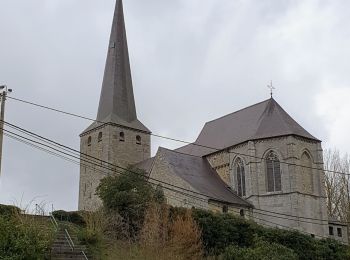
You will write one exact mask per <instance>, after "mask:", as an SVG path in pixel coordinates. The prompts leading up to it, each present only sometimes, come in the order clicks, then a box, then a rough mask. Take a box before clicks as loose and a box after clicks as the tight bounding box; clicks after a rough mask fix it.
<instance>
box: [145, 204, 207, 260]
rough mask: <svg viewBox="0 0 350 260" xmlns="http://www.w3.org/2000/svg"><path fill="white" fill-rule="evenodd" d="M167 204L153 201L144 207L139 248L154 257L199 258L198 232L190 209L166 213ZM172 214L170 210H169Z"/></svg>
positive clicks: (199, 243)
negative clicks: (147, 206)
mask: <svg viewBox="0 0 350 260" xmlns="http://www.w3.org/2000/svg"><path fill="white" fill-rule="evenodd" d="M170 211H171V210H170V209H169V206H167V205H165V204H163V205H159V204H156V203H155V204H153V205H151V206H150V207H149V208H148V209H147V210H146V215H145V221H144V224H143V228H142V230H141V236H140V244H141V249H142V251H143V252H144V253H145V254H147V255H149V256H151V254H150V252H157V254H158V255H154V253H153V255H154V257H156V258H157V259H179V260H180V259H184V260H185V259H194V260H195V259H203V247H202V241H201V232H200V229H199V227H198V225H197V223H196V222H195V221H194V219H193V217H192V215H191V211H190V210H186V211H185V212H184V211H178V212H181V213H180V214H178V215H176V216H175V215H171V214H170ZM173 213H174V212H173Z"/></svg>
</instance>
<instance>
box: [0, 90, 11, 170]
mask: <svg viewBox="0 0 350 260" xmlns="http://www.w3.org/2000/svg"><path fill="white" fill-rule="evenodd" d="M0 91H2V92H1V93H0V97H1V111H0V176H1V162H2V143H3V139H4V120H5V101H6V96H7V94H8V93H11V92H12V89H8V88H7V86H6V85H2V86H0Z"/></svg>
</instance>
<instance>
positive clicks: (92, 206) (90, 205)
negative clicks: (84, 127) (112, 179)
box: [79, 124, 150, 211]
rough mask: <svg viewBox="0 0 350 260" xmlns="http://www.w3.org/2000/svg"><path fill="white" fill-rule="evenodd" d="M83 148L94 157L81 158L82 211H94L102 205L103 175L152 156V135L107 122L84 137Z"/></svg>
mask: <svg viewBox="0 0 350 260" xmlns="http://www.w3.org/2000/svg"><path fill="white" fill-rule="evenodd" d="M101 133H102V135H101ZM101 136H102V137H101ZM80 150H81V153H82V154H87V155H89V156H91V157H86V156H83V155H82V157H81V165H80V172H81V174H80V189H79V210H87V211H93V210H96V209H98V208H99V207H100V206H101V205H102V203H101V200H100V198H99V197H98V196H97V195H96V188H97V187H98V185H99V183H100V180H101V179H102V178H104V177H107V176H108V175H115V174H119V173H120V172H123V171H124V169H125V168H127V167H128V166H129V165H133V164H135V163H138V162H141V161H143V160H145V159H148V158H150V135H149V134H148V133H144V132H140V131H137V130H134V129H128V128H125V127H121V126H115V125H111V124H105V125H103V126H101V127H98V128H95V129H93V130H91V131H89V132H87V133H84V134H83V135H82V136H81V141H80ZM93 158H96V159H97V160H95V159H93Z"/></svg>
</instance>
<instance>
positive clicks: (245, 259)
mask: <svg viewBox="0 0 350 260" xmlns="http://www.w3.org/2000/svg"><path fill="white" fill-rule="evenodd" d="M133 171H134V170H133ZM138 173H139V174H138V175H137V174H135V173H133V172H130V171H126V172H125V173H124V174H123V175H120V176H113V177H107V178H105V179H104V180H102V182H101V184H100V186H99V187H98V189H97V194H99V196H100V197H101V199H102V201H103V207H102V208H101V209H100V210H98V211H96V212H65V211H56V212H54V215H55V217H56V218H57V219H58V220H60V221H66V224H65V226H66V227H67V228H68V229H69V230H70V233H71V234H73V235H77V237H78V239H79V240H80V242H81V243H83V244H85V245H87V248H88V251H89V253H90V254H91V255H93V256H94V259H111V260H115V259H146V260H147V259H150V260H151V259H152V260H153V259H160V260H162V259H167V260H168V259H169V260H172V259H177V260H185V259H194V260H197V259H198V260H199V259H218V260H236V259H240V260H287V259H288V260H296V259H298V260H310V259H320V260H321V259H325V260H326V259H327V260H328V259H333V260H337V259H339V260H340V259H341V260H344V259H350V251H349V248H348V247H347V246H344V245H342V244H340V243H338V242H336V241H334V240H330V239H324V240H318V239H314V238H312V237H311V236H308V235H304V234H302V233H299V232H296V231H287V230H280V229H273V228H265V227H263V226H260V225H258V224H256V223H254V222H252V221H247V220H245V219H244V218H242V217H239V216H234V215H231V214H222V213H213V212H210V211H205V210H199V209H192V210H190V209H184V208H174V207H171V206H168V205H166V204H165V199H164V194H163V192H162V189H161V187H160V186H158V187H153V186H152V185H151V184H149V183H148V182H145V179H144V178H145V176H146V175H145V173H144V172H142V171H138ZM0 213H1V215H0V259H44V257H45V252H47V248H48V247H49V245H50V243H51V239H52V234H53V232H52V230H51V231H49V232H48V229H47V227H46V228H45V227H42V226H39V225H38V224H37V222H34V221H33V220H31V219H30V218H26V217H23V216H21V215H20V214H19V209H16V208H8V207H0ZM67 222H68V223H67ZM61 225H62V223H61ZM5 256H6V257H7V258H5Z"/></svg>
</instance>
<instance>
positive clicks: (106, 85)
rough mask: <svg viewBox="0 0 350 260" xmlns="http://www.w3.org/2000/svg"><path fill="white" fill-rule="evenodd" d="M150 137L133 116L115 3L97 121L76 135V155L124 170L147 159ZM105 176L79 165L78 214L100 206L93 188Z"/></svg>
mask: <svg viewBox="0 0 350 260" xmlns="http://www.w3.org/2000/svg"><path fill="white" fill-rule="evenodd" d="M150 133H151V132H150V130H148V129H147V127H145V126H144V125H143V124H142V123H141V122H140V121H139V120H138V119H137V116H136V108H135V100H134V93H133V85H132V80H131V70H130V62H129V53H128V44H127V40H126V31H125V23H124V14H123V3H122V0H116V6H115V11H114V18H113V25H112V32H111V36H110V40H109V46H108V53H107V60H106V67H105V72H104V77H103V83H102V90H101V96H100V104H99V107H98V112H97V120H96V121H95V122H93V123H92V124H91V125H90V126H89V127H88V128H87V129H85V131H84V132H83V133H82V134H80V151H81V152H82V154H88V155H90V156H92V157H94V158H96V159H97V160H101V162H107V163H109V164H110V165H114V166H115V168H118V167H124V168H126V167H128V166H130V165H135V164H136V163H139V162H141V161H144V160H146V159H148V158H150V156H151V135H150ZM95 162H96V160H95ZM103 165H104V163H101V166H100V167H102V166H103ZM89 166H90V167H89ZM113 168H114V167H113ZM101 169H103V167H102V168H101ZM108 174H114V172H113V170H111V171H109V172H108V170H107V171H106V169H103V171H101V170H100V168H99V166H98V165H96V163H95V164H93V163H92V164H91V165H89V163H88V164H86V162H82V163H81V165H80V184H79V209H80V210H87V211H92V210H97V209H98V208H99V207H100V206H101V205H102V201H101V199H100V198H99V197H98V196H97V195H96V188H97V187H98V185H99V183H100V180H101V179H103V178H104V177H106V176H107V175H108Z"/></svg>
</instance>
